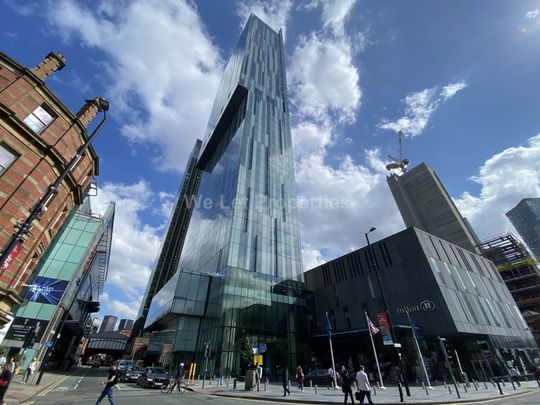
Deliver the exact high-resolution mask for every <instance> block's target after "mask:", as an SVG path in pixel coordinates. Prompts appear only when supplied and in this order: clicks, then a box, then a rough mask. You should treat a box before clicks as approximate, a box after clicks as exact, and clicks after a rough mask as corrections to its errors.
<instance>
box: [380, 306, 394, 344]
mask: <svg viewBox="0 0 540 405" xmlns="http://www.w3.org/2000/svg"><path fill="white" fill-rule="evenodd" d="M377 322H378V323H379V327H380V329H381V334H382V338H383V344H384V345H386V346H392V345H393V344H394V342H393V341H392V335H391V334H390V324H389V323H388V318H387V317H386V313H384V312H381V313H378V314H377Z"/></svg>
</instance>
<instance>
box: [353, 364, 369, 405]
mask: <svg viewBox="0 0 540 405" xmlns="http://www.w3.org/2000/svg"><path fill="white" fill-rule="evenodd" d="M356 388H357V389H358V393H359V394H360V395H359V397H358V398H357V399H358V400H359V401H360V405H364V398H365V397H367V399H368V403H369V405H373V401H371V386H370V385H369V380H368V376H367V374H366V373H365V371H364V366H360V369H359V370H358V372H357V373H356Z"/></svg>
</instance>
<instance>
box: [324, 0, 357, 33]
mask: <svg viewBox="0 0 540 405" xmlns="http://www.w3.org/2000/svg"><path fill="white" fill-rule="evenodd" d="M355 3H356V0H329V1H324V2H322V6H323V10H322V15H321V18H322V21H323V25H324V27H325V28H326V27H328V26H330V27H331V28H332V30H333V32H334V34H335V35H338V36H339V35H343V33H344V28H345V27H344V25H345V20H346V19H347V17H348V15H349V13H350V12H351V10H352V8H353V6H354V4H355Z"/></svg>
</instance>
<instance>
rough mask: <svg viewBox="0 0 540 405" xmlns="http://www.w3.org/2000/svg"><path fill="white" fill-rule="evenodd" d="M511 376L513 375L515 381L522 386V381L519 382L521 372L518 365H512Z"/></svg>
mask: <svg viewBox="0 0 540 405" xmlns="http://www.w3.org/2000/svg"><path fill="white" fill-rule="evenodd" d="M510 376H511V377H512V380H513V381H515V383H516V384H517V386H518V387H521V383H520V382H519V377H521V373H520V372H519V371H518V369H517V368H516V366H512V367H510Z"/></svg>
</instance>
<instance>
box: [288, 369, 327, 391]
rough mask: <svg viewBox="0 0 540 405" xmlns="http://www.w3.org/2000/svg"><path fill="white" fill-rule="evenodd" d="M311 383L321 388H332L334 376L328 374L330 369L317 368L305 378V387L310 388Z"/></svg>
mask: <svg viewBox="0 0 540 405" xmlns="http://www.w3.org/2000/svg"><path fill="white" fill-rule="evenodd" d="M291 377H294V376H291ZM310 381H311V383H312V384H313V385H318V386H319V387H321V386H322V387H324V386H328V387H331V386H332V376H331V375H330V373H329V372H328V369H322V368H316V369H315V370H312V371H310V372H309V373H307V374H306V375H305V376H304V385H305V386H309V385H310Z"/></svg>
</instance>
